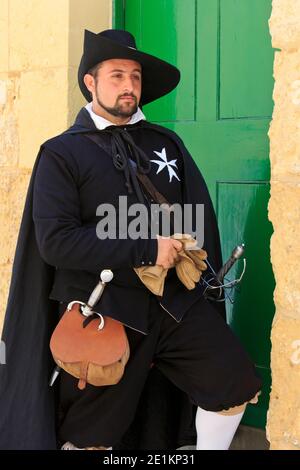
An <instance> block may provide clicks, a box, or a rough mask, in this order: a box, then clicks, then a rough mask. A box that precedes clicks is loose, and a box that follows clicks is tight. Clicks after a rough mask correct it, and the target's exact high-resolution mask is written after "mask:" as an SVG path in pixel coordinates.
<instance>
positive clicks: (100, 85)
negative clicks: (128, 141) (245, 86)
mask: <svg viewBox="0 0 300 470" xmlns="http://www.w3.org/2000/svg"><path fill="white" fill-rule="evenodd" d="M85 84H86V86H87V88H88V89H89V90H90V91H91V93H92V95H93V108H94V111H95V112H97V113H98V114H100V115H102V116H103V117H106V118H107V119H109V120H111V121H113V122H114V121H116V120H117V121H123V120H126V119H127V120H128V118H129V117H131V116H132V115H133V114H134V113H135V112H136V111H137V108H138V105H139V102H140V99H141V92H142V67H141V65H140V64H139V63H138V62H135V61H134V60H127V59H110V60H105V61H103V62H102V63H101V65H100V67H99V69H98V71H97V75H96V77H95V78H93V77H92V76H91V75H86V76H85ZM112 116H114V117H116V119H113V118H112Z"/></svg>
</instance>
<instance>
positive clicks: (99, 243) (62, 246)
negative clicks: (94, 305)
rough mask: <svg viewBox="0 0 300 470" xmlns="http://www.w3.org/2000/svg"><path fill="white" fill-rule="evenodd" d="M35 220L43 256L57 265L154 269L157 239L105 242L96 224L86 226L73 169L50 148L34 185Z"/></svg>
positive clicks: (97, 269)
mask: <svg viewBox="0 0 300 470" xmlns="http://www.w3.org/2000/svg"><path fill="white" fill-rule="evenodd" d="M33 220H34V224H35V234H36V239H37V244H38V247H39V251H40V254H41V256H42V258H43V259H44V261H46V263H48V264H50V265H52V266H56V267H59V268H66V269H82V270H86V271H91V272H99V270H100V269H104V268H111V269H118V268H127V267H138V266H142V265H148V264H155V261H156V258H157V240H155V239H137V240H131V239H129V238H128V239H126V240H122V239H115V240H112V239H105V240H100V239H99V238H98V237H97V234H96V225H95V226H92V227H91V226H85V225H84V224H83V223H82V220H81V216H80V201H79V192H78V187H77V184H76V178H75V173H74V170H73V168H71V165H70V164H69V163H67V161H66V160H65V159H64V158H63V157H62V156H60V155H58V154H56V153H54V152H52V151H50V150H48V149H44V150H43V151H42V154H41V157H40V161H39V164H38V168H37V173H36V177H35V181H34V189H33Z"/></svg>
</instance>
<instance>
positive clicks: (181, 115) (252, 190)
mask: <svg viewBox="0 0 300 470" xmlns="http://www.w3.org/2000/svg"><path fill="white" fill-rule="evenodd" d="M122 9H123V10H122ZM270 13H271V0H123V1H121V0H116V2H115V26H116V27H124V28H125V29H127V30H128V31H130V32H132V33H133V34H134V35H135V37H136V40H137V44H138V47H139V48H140V49H141V50H144V51H146V52H149V53H151V54H154V55H157V56H159V57H161V58H162V59H165V60H168V61H170V62H171V63H173V64H174V65H177V67H178V68H179V69H180V70H181V74H182V79H181V82H180V85H179V86H178V88H177V90H175V91H174V92H172V93H171V94H169V95H168V96H166V97H164V98H162V99H160V100H158V101H157V102H154V103H152V104H150V105H148V106H146V107H144V109H143V111H144V112H145V114H146V116H147V118H148V120H150V121H154V122H158V123H160V124H162V125H164V126H166V127H169V128H171V129H173V130H175V132H177V133H178V134H179V135H180V136H181V137H182V139H183V140H184V142H185V144H186V146H187V147H188V149H189V150H190V152H191V154H192V155H193V157H194V159H195V160H196V162H197V164H198V165H199V168H200V169H201V171H202V173H203V174H204V177H205V179H206V182H207V184H208V187H209V191H210V194H211V197H212V199H213V202H214V204H215V208H216V211H217V216H218V221H219V227H220V232H221V239H222V249H223V257H224V258H227V257H228V256H229V255H230V253H231V251H232V248H233V247H234V246H235V245H236V244H238V243H241V242H244V243H245V245H246V258H247V270H246V275H245V277H244V280H243V283H242V286H241V288H240V292H239V293H237V294H235V302H234V304H233V305H231V304H230V303H229V304H228V305H227V312H228V321H229V323H230V324H231V326H232V328H233V329H234V330H235V332H236V333H237V334H238V336H239V337H240V338H241V340H242V342H243V344H244V346H245V348H246V349H247V350H248V352H249V354H250V355H251V357H252V358H253V360H254V361H255V363H256V365H257V368H258V370H259V373H260V374H261V376H262V377H263V379H264V389H263V394H262V396H261V398H260V400H259V404H258V405H257V406H252V405H249V406H248V408H247V412H246V414H245V417H244V423H245V424H249V425H253V426H257V427H264V425H265V421H266V411H267V407H268V399H269V391H270V329H271V322H272V317H273V313H274V306H273V289H274V279H273V275H272V269H271V264H270V249H269V242H270V235H271V225H270V223H269V222H268V220H267V203H268V198H269V148H268V137H267V132H268V127H269V122H270V117H271V114H272V107H273V103H272V89H273V79H272V67H273V51H272V48H271V42H270V36H269V32H268V18H269V17H270ZM240 270H241V265H238V266H237V267H236V272H235V273H232V274H233V275H234V274H236V275H238V274H239V272H240Z"/></svg>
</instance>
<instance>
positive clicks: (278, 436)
mask: <svg viewBox="0 0 300 470" xmlns="http://www.w3.org/2000/svg"><path fill="white" fill-rule="evenodd" d="M270 29H271V34H272V38H273V46H274V47H277V48H280V49H281V52H276V54H275V63H274V77H275V87H274V93H273V99H274V103H275V106H274V113H273V120H272V123H271V126H270V130H269V137H270V150H271V153H270V158H271V199H270V202H269V218H270V220H271V222H272V224H273V227H274V234H273V236H272V240H271V259H272V265H273V270H274V274H275V280H276V289H275V292H274V299H275V304H276V316H275V319H274V322H273V328H272V352H271V361H272V363H271V368H272V392H271V402H270V408H269V413H268V424H267V431H268V438H269V441H270V442H271V449H282V450H292V449H294V450H300V400H299V388H300V373H299V371H300V369H299V367H300V282H299V279H300V238H299V227H300V0H273V11H272V16H271V19H270Z"/></svg>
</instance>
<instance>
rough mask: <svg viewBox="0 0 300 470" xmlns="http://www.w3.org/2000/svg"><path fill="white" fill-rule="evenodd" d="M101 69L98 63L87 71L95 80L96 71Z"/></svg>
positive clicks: (100, 63)
mask: <svg viewBox="0 0 300 470" xmlns="http://www.w3.org/2000/svg"><path fill="white" fill-rule="evenodd" d="M101 67H102V62H98V64H96V65H94V67H92V68H91V69H89V70H88V71H87V73H88V74H89V75H92V77H94V78H97V74H98V70H99V69H100V68H101Z"/></svg>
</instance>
